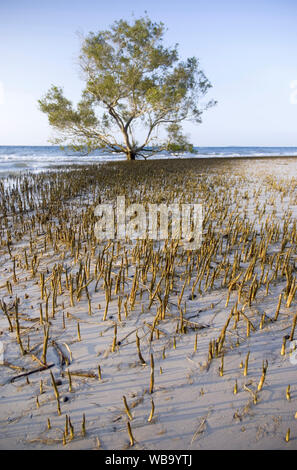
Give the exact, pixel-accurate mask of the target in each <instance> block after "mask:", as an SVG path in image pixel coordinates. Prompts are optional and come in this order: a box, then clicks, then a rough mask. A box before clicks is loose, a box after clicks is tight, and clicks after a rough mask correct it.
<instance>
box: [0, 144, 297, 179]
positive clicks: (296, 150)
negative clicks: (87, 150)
mask: <svg viewBox="0 0 297 470" xmlns="http://www.w3.org/2000/svg"><path fill="white" fill-rule="evenodd" d="M196 150H197V151H198V154H197V155H194V156H195V157H196V158H199V157H205V158H214V157H221V158H224V157H252V156H297V147H197V148H196ZM176 157H177V155H175V154H169V153H167V152H162V153H160V154H158V155H156V156H155V157H152V158H176ZM178 157H179V158H188V157H193V154H189V153H183V154H181V155H178ZM124 159H125V156H124V155H119V154H112V153H103V152H101V151H100V150H98V151H96V152H95V153H93V154H90V155H88V156H82V155H79V154H76V153H73V152H71V151H69V152H68V151H62V150H61V149H60V148H59V147H56V146H41V147H38V146H34V147H30V146H0V176H6V175H8V174H10V173H16V172H25V171H31V172H39V171H45V170H50V169H54V168H56V167H57V166H62V167H67V166H69V165H80V164H84V163H85V164H92V163H96V162H97V163H100V162H106V161H112V160H124Z"/></svg>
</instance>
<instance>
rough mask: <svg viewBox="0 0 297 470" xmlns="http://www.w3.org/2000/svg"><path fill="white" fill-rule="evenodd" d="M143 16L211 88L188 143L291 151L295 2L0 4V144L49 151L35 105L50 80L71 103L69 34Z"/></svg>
mask: <svg viewBox="0 0 297 470" xmlns="http://www.w3.org/2000/svg"><path fill="white" fill-rule="evenodd" d="M145 11H147V14H148V16H149V17H150V18H151V19H152V20H154V21H163V22H164V23H165V25H166V26H167V28H168V31H167V32H166V35H165V39H166V43H167V44H168V45H173V44H175V43H178V44H179V51H180V55H181V58H186V57H190V56H196V57H198V58H199V59H200V63H201V65H202V68H203V70H204V72H205V74H206V76H207V77H208V78H209V79H210V81H211V82H212V84H213V88H212V89H211V90H210V92H209V94H208V97H209V98H214V99H216V100H217V101H218V105H217V106H216V107H214V108H212V109H210V110H208V111H206V113H205V114H204V115H203V123H202V124H200V125H199V126H193V125H187V126H186V131H187V132H188V133H190V135H191V138H192V142H193V143H194V144H195V145H199V146H228V145H242V146H297V60H296V59H297V57H296V56H297V28H296V24H297V0H257V1H255V0H249V1H247V2H244V1H240V0H238V1H235V0H225V1H224V0H203V1H202V0H183V1H180V0H162V1H160V0H150V1H144V0H138V1H136V0H125V1H122V0H121V1H120V0H109V1H102V0H51V1H48V2H47V1H43V2H40V1H38V0H0V145H47V144H48V139H49V138H50V136H51V135H52V134H53V132H52V130H51V129H50V127H49V125H48V123H47V117H46V116H45V115H43V114H42V113H41V112H40V111H39V110H38V105H37V100H38V99H39V98H40V97H41V96H42V95H43V94H44V93H45V92H46V91H47V89H48V88H49V87H50V85H51V84H55V85H59V86H62V87H63V88H64V90H65V95H66V96H67V97H69V98H70V99H72V100H73V101H74V102H75V101H77V100H78V99H79V96H80V91H81V89H82V88H83V82H82V81H81V79H80V77H79V69H78V64H77V57H78V54H79V47H80V39H79V34H77V33H80V34H85V35H86V34H87V33H88V32H89V31H98V30H102V29H108V27H109V26H110V25H111V24H112V23H113V22H114V21H115V20H118V19H120V18H124V19H128V20H131V19H132V15H134V17H135V18H137V17H140V16H143V15H144V13H145Z"/></svg>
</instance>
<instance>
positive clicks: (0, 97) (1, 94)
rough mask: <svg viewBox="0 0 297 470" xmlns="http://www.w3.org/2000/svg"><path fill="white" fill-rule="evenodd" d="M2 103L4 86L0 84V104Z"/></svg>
mask: <svg viewBox="0 0 297 470" xmlns="http://www.w3.org/2000/svg"><path fill="white" fill-rule="evenodd" d="M3 103H4V86H3V83H2V82H0V104H3Z"/></svg>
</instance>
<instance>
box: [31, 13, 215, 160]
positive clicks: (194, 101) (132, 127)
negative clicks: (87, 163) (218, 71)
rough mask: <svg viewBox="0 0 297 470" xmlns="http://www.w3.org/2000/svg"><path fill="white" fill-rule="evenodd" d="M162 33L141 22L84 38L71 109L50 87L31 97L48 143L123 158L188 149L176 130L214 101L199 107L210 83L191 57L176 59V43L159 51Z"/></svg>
mask: <svg viewBox="0 0 297 470" xmlns="http://www.w3.org/2000/svg"><path fill="white" fill-rule="evenodd" d="M164 32H165V26H164V24H163V23H162V22H160V23H154V22H152V21H151V20H150V19H149V18H148V17H144V18H139V19H136V20H135V21H134V23H133V24H130V23H129V22H127V21H125V20H120V21H116V22H115V23H114V24H113V25H112V26H111V28H110V29H109V30H106V31H99V32H98V33H96V34H95V33H92V32H91V33H89V34H88V36H87V37H85V38H84V40H83V43H82V48H81V55H80V67H81V70H82V72H83V77H84V79H85V88H84V90H83V91H82V96H81V100H80V101H79V103H78V104H77V106H74V105H73V103H72V102H71V101H70V100H68V99H67V98H65V96H64V94H63V90H62V88H60V87H57V86H52V87H51V88H50V89H49V91H48V92H47V93H46V95H45V96H44V97H43V98H42V99H40V100H39V106H40V109H41V111H43V112H44V113H46V114H47V115H48V119H49V123H50V125H51V126H52V127H53V128H54V129H55V130H56V131H58V136H57V138H56V139H55V143H59V144H68V145H71V147H72V148H73V149H76V150H82V149H87V151H88V152H91V151H93V150H95V149H98V148H100V149H105V150H107V151H113V152H116V153H125V154H126V156H127V159H128V160H134V159H135V158H136V156H142V157H144V158H147V157H148V156H150V155H152V154H153V153H155V152H159V151H160V150H165V149H166V150H171V151H180V150H183V151H185V150H186V151H192V150H193V146H192V145H191V144H190V143H189V142H188V140H187V138H186V136H185V135H184V133H183V129H182V125H183V123H184V122H185V121H192V122H195V123H200V122H201V115H202V113H203V111H204V110H205V109H207V108H209V107H210V106H212V105H214V104H215V102H214V101H213V100H211V101H208V102H206V103H204V104H203V103H202V99H203V97H204V96H205V94H206V93H207V91H208V90H209V88H210V87H211V83H210V82H209V80H208V79H207V78H206V76H205V74H204V72H203V71H202V70H201V68H200V65H199V61H198V59H197V58H195V57H191V58H188V59H187V60H185V61H182V60H180V59H179V56H178V51H177V45H175V46H174V47H165V46H164V41H163V39H164ZM162 129H163V130H162ZM164 131H165V132H164Z"/></svg>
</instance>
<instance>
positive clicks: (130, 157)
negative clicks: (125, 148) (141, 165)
mask: <svg viewBox="0 0 297 470" xmlns="http://www.w3.org/2000/svg"><path fill="white" fill-rule="evenodd" d="M126 157H127V160H130V161H131V160H135V157H136V154H135V153H133V152H131V151H129V152H127V153H126Z"/></svg>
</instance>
